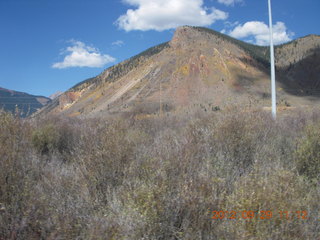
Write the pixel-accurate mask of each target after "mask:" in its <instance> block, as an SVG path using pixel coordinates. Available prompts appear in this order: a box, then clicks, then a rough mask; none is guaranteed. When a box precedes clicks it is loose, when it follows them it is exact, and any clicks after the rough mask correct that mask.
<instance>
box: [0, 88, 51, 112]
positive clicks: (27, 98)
mask: <svg viewBox="0 0 320 240" xmlns="http://www.w3.org/2000/svg"><path fill="white" fill-rule="evenodd" d="M50 101H51V100H50V99H49V98H47V97H43V96H34V95H30V94H27V93H24V92H16V91H13V90H8V89H5V88H1V87H0V109H4V110H5V111H10V112H12V113H17V112H18V113H19V115H20V116H21V117H27V116H29V115H31V114H33V113H34V112H36V111H37V110H39V109H40V108H42V107H43V106H44V105H46V104H48V103H49V102H50Z"/></svg>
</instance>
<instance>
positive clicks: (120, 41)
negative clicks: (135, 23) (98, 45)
mask: <svg viewBox="0 0 320 240" xmlns="http://www.w3.org/2000/svg"><path fill="white" fill-rule="evenodd" d="M111 45H113V46H118V47H121V46H123V45H124V42H123V41H122V40H117V41H115V42H113V43H111Z"/></svg>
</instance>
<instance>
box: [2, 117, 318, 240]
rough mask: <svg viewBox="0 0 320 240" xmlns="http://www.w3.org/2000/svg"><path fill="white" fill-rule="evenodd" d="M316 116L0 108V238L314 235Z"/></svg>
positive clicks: (174, 237)
mask: <svg viewBox="0 0 320 240" xmlns="http://www.w3.org/2000/svg"><path fill="white" fill-rule="evenodd" d="M235 112H236V113H235ZM319 116H320V115H319V114H316V113H307V114H305V113H304V114H300V112H299V111H297V112H292V113H291V114H290V116H280V117H279V119H278V120H277V121H273V120H272V119H271V117H269V114H266V113H263V112H254V113H248V112H241V111H234V112H226V111H217V112H213V113H210V114H209V113H206V115H204V114H202V115H199V114H197V115H196V114H190V115H188V116H181V115H180V116H169V117H168V116H167V117H164V116H162V117H155V118H152V119H151V118H146V119H139V120H138V119H135V118H126V119H124V118H121V117H119V118H112V119H86V120H80V119H65V118H52V119H36V120H35V119H33V120H21V119H18V118H15V117H13V116H12V115H11V114H8V113H5V112H0V166H1V167H0V239H239V240H242V239H246V240H247V239H259V240H260V239H273V240H274V239H290V240H291V239H312V240H313V239H319V238H320V234H319V202H318V200H319V199H320V191H319V190H320V189H319V144H320V137H319V136H320V125H319V124H320V117H319ZM213 211H218V212H220V211H229V212H231V211H235V212H237V213H238V214H237V216H238V217H239V218H237V219H229V218H230V215H228V214H226V216H225V218H223V217H220V218H221V219H220V218H219V217H218V218H217V219H212V217H213V216H214V214H213ZM243 211H246V212H248V211H254V212H255V213H256V216H257V217H255V218H252V219H249V218H248V219H243V218H242V217H241V215H242V212H243ZM261 211H271V212H272V214H273V216H272V217H271V218H269V219H266V218H264V219H263V218H260V216H259V215H258V213H260V212H261ZM279 211H282V212H285V211H288V212H289V217H291V219H287V218H286V217H287V216H286V215H283V216H282V218H281V217H280V214H279ZM297 211H300V213H299V214H296V212H297ZM303 211H304V213H306V212H307V213H308V215H307V219H303V218H302V217H303V216H304V215H303V214H301V212H303ZM246 212H245V213H246ZM294 214H296V215H294ZM221 216H222V215H221ZM245 216H247V217H248V216H249V215H246V214H245ZM268 216H269V215H268Z"/></svg>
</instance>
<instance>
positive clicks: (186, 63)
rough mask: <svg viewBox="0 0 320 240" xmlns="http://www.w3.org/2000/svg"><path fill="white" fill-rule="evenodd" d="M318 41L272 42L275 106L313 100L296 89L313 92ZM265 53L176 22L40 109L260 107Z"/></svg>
mask: <svg viewBox="0 0 320 240" xmlns="http://www.w3.org/2000/svg"><path fill="white" fill-rule="evenodd" d="M319 46H320V38H319V36H308V37H305V38H303V39H299V40H296V41H293V42H291V43H288V44H285V45H282V46H279V47H276V59H277V60H276V63H277V70H278V71H277V81H278V83H277V88H278V91H277V93H278V100H279V104H280V105H281V103H282V102H287V103H288V102H289V103H290V105H291V106H298V105H305V104H314V103H315V102H317V101H318V98H319V97H318V96H315V95H314V96H313V99H312V101H309V100H308V99H307V98H302V97H301V92H302V93H304V94H306V89H308V88H314V89H316V91H318V90H317V89H319V90H320V82H319V81H320V77H319V72H320V69H319V68H320V58H319V56H320V53H319ZM268 54H269V49H268V48H266V47H258V46H254V45H250V44H246V43H244V42H241V41H238V40H235V39H232V38H230V37H228V36H225V35H223V34H220V33H217V32H214V31H212V30H210V29H206V28H199V27H188V26H184V27H179V28H177V30H176V32H175V34H174V36H173V38H172V40H171V41H170V42H168V43H165V44H161V45H159V46H156V47H153V48H150V49H148V50H146V51H145V52H143V53H141V54H139V55H137V56H135V57H133V58H131V59H129V60H126V61H124V62H122V63H119V64H118V65H115V66H113V67H111V68H109V69H107V70H105V71H104V72H103V73H102V74H101V75H99V76H97V77H95V78H92V79H89V80H87V81H84V82H82V83H80V84H78V85H77V86H75V87H74V88H72V89H70V90H69V91H67V92H66V93H64V94H62V95H61V96H60V97H59V101H58V103H57V102H55V103H54V104H56V105H53V104H52V105H51V106H49V107H47V108H46V109H44V111H43V113H58V114H65V115H69V116H77V115H82V116H106V115H109V114H118V113H124V112H127V113H133V114H136V113H139V114H143V113H145V114H148V116H150V115H152V114H159V112H160V111H164V112H168V113H169V112H176V113H179V112H188V111H190V110H195V109H196V110H197V109H200V110H204V111H213V110H215V109H226V108H228V107H229V106H234V105H241V106H242V107H245V108H249V107H259V108H260V107H261V108H263V107H265V106H269V105H270V99H269V97H268V96H269V92H270V80H269V79H270V77H269V66H268V61H269V60H268V58H269V57H268V56H269V55H268ZM305 70H307V71H305ZM304 84H305V86H307V87H306V88H305V89H304V87H303V86H304ZM298 92H299V94H298ZM318 92H319V91H318ZM160 109H161V110H160Z"/></svg>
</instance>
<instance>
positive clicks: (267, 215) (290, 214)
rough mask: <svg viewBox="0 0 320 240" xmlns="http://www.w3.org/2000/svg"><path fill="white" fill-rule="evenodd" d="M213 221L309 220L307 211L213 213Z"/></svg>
mask: <svg viewBox="0 0 320 240" xmlns="http://www.w3.org/2000/svg"><path fill="white" fill-rule="evenodd" d="M211 218H212V219H216V220H218V219H220V220H222V219H247V220H250V219H261V220H266V219H272V218H278V219H283V220H292V219H303V220H305V219H307V218H308V212H307V211H283V210H280V211H277V212H276V211H212V217H211Z"/></svg>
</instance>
